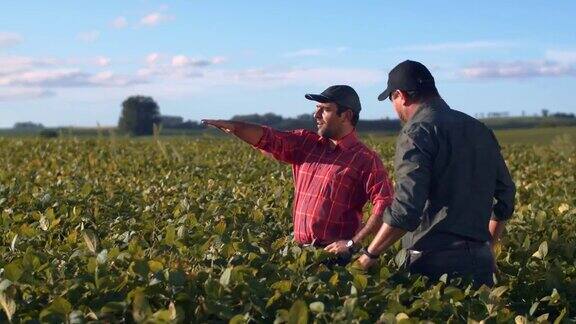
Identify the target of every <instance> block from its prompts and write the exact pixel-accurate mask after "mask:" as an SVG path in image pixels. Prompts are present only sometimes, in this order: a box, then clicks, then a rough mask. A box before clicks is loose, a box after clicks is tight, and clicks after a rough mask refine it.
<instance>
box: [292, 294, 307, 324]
mask: <svg viewBox="0 0 576 324" xmlns="http://www.w3.org/2000/svg"><path fill="white" fill-rule="evenodd" d="M306 323H308V305H306V303H305V302H303V301H302V300H297V301H295V302H294V303H293V304H292V307H290V311H289V312H288V324H306Z"/></svg>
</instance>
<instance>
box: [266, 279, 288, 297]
mask: <svg viewBox="0 0 576 324" xmlns="http://www.w3.org/2000/svg"><path fill="white" fill-rule="evenodd" d="M271 288H272V289H276V290H278V291H279V292H280V293H282V294H284V293H287V292H289V291H290V289H292V281H290V280H281V281H277V282H275V283H274V284H272V286H271Z"/></svg>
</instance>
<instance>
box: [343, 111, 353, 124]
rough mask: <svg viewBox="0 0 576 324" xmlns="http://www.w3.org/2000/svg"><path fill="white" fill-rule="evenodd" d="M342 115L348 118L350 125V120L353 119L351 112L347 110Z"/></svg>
mask: <svg viewBox="0 0 576 324" xmlns="http://www.w3.org/2000/svg"><path fill="white" fill-rule="evenodd" d="M344 114H346V115H345V116H346V118H348V121H349V122H350V124H352V118H354V113H353V112H352V110H350V109H348V110H346V111H345V112H344Z"/></svg>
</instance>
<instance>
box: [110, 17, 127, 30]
mask: <svg viewBox="0 0 576 324" xmlns="http://www.w3.org/2000/svg"><path fill="white" fill-rule="evenodd" d="M111 25H112V27H114V28H116V29H122V28H124V27H126V26H128V20H127V19H126V17H124V16H119V17H116V18H115V19H114V20H113V21H112V23H111Z"/></svg>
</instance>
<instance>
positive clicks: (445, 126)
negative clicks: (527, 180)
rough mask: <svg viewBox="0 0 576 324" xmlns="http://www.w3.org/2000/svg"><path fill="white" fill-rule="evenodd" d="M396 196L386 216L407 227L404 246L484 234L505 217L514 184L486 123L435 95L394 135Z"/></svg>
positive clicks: (479, 238) (440, 243)
mask: <svg viewBox="0 0 576 324" xmlns="http://www.w3.org/2000/svg"><path fill="white" fill-rule="evenodd" d="M394 162H395V178H396V186H395V197H394V200H393V202H392V205H391V206H390V207H389V208H387V209H386V211H385V212H384V222H385V223H387V224H389V225H391V226H394V227H398V228H402V229H405V230H407V231H408V233H407V234H406V235H405V236H404V239H403V246H404V247H405V248H408V249H415V250H430V249H437V248H442V247H443V245H446V244H448V243H449V241H451V240H455V239H469V240H475V241H488V240H490V239H491V236H490V232H489V230H488V223H489V220H490V219H491V217H492V219H495V220H499V221H503V220H507V219H508V218H510V217H511V215H512V213H513V211H514V195H515V192H516V188H515V186H514V183H513V182H512V179H511V177H510V173H509V172H508V168H507V167H506V163H505V162H504V159H503V158H502V155H501V153H500V146H499V145H498V141H497V140H496V137H495V136H494V134H493V133H492V131H491V130H490V129H488V128H487V127H486V126H485V125H484V124H482V123H481V122H479V121H478V120H476V119H474V118H472V117H470V116H468V115H466V114H464V113H462V112H459V111H456V110H453V109H450V107H449V106H448V105H447V104H446V102H444V100H442V99H440V98H437V99H433V100H430V101H429V102H427V103H425V104H422V105H421V106H420V108H419V109H418V111H417V112H416V113H415V114H414V116H413V118H412V119H411V120H410V121H409V122H408V123H406V125H404V127H403V128H402V130H401V132H400V135H399V136H398V140H397V142H396V156H395V161H394Z"/></svg>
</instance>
